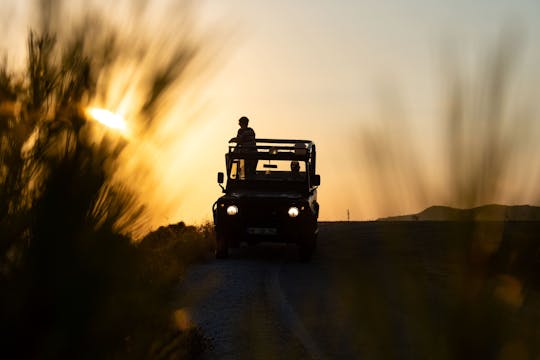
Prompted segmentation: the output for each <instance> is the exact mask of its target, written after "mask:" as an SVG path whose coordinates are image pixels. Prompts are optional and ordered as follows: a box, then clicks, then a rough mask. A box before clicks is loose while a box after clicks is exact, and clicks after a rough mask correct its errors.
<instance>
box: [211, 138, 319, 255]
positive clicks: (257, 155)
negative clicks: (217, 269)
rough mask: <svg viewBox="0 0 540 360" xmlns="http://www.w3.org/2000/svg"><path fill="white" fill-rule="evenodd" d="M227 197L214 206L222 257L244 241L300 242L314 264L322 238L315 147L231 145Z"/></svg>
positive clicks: (300, 143)
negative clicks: (318, 238) (317, 239)
mask: <svg viewBox="0 0 540 360" xmlns="http://www.w3.org/2000/svg"><path fill="white" fill-rule="evenodd" d="M225 160H226V161H225V162H226V167H227V184H226V186H225V187H224V186H223V182H224V174H223V173H222V172H219V173H218V183H219V185H220V186H221V188H222V189H223V192H224V193H225V195H223V196H222V197H220V198H219V199H218V200H217V201H216V202H215V203H214V205H213V214H214V225H215V230H216V257H217V258H225V257H227V256H228V251H229V247H236V246H238V245H239V244H240V243H241V242H247V243H257V242H259V241H276V242H290V243H296V244H298V246H299V249H300V256H301V258H302V259H303V260H309V259H310V258H311V255H312V253H313V251H314V249H315V245H316V238H317V234H318V231H319V230H318V225H317V218H318V216H319V204H318V203H317V187H318V186H319V184H320V176H319V175H317V174H316V173H315V164H316V151H315V144H314V143H313V142H312V141H309V140H273V139H256V144H255V145H251V146H249V145H240V144H236V143H231V144H229V152H228V153H227V154H226V155H225Z"/></svg>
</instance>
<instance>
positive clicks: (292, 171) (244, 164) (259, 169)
mask: <svg viewBox="0 0 540 360" xmlns="http://www.w3.org/2000/svg"><path fill="white" fill-rule="evenodd" d="M229 179H230V180H234V181H244V180H250V181H293V182H303V181H305V180H306V163H305V162H304V161H296V160H244V159H235V160H233V161H232V163H231V167H230V171H229Z"/></svg>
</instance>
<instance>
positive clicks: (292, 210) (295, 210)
mask: <svg viewBox="0 0 540 360" xmlns="http://www.w3.org/2000/svg"><path fill="white" fill-rule="evenodd" d="M288 213H289V216H290V217H297V216H298V214H299V213H300V211H299V210H298V208H297V207H296V206H291V207H290V208H289V211H288Z"/></svg>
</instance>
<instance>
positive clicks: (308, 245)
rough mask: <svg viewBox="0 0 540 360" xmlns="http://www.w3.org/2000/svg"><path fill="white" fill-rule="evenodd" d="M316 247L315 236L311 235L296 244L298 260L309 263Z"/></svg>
mask: <svg viewBox="0 0 540 360" xmlns="http://www.w3.org/2000/svg"><path fill="white" fill-rule="evenodd" d="M316 246H317V235H311V236H309V237H305V238H304V239H302V241H301V242H300V243H299V244H298V247H299V254H298V255H299V258H300V261H302V262H309V261H310V260H311V258H312V256H313V252H314V251H315V248H316Z"/></svg>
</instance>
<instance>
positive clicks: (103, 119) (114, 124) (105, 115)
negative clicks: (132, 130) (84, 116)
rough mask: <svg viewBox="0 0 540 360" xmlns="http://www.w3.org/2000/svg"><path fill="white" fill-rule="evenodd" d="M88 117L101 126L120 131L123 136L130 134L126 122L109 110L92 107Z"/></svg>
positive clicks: (88, 110)
mask: <svg viewBox="0 0 540 360" xmlns="http://www.w3.org/2000/svg"><path fill="white" fill-rule="evenodd" d="M86 111H87V113H88V115H90V118H92V119H94V120H96V121H98V122H100V123H101V124H103V125H105V126H107V127H109V128H111V129H114V130H118V131H120V132H121V133H122V134H127V133H128V126H127V123H126V120H124V118H123V117H122V116H121V115H119V114H115V113H113V112H111V111H109V110H107V109H100V108H95V107H90V108H88V109H87V110H86Z"/></svg>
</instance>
